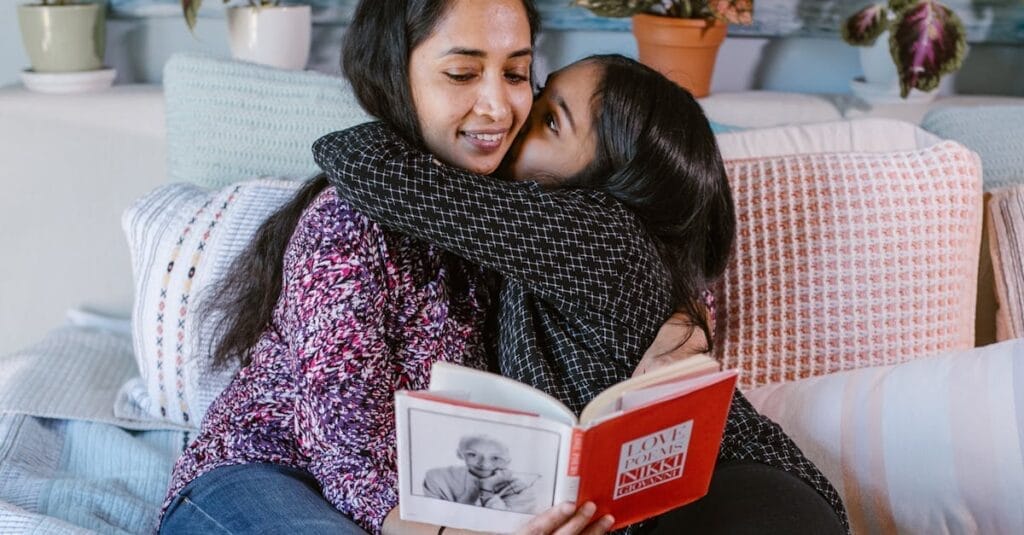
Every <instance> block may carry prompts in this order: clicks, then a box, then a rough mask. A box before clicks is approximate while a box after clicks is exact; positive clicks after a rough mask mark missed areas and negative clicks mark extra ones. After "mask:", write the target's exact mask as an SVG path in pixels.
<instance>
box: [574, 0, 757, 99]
mask: <svg viewBox="0 0 1024 535" xmlns="http://www.w3.org/2000/svg"><path fill="white" fill-rule="evenodd" d="M575 4H576V5H578V6H581V7H585V8H587V9H589V10H590V11H592V12H594V13H595V14H597V15H600V16H602V17H628V16H632V17H633V35H634V36H635V37H636V43H637V50H638V52H639V56H640V61H641V62H642V63H644V64H646V65H648V66H650V67H652V68H654V69H655V70H657V71H659V72H661V73H662V74H664V75H665V76H668V77H669V78H670V79H672V80H673V81H675V82H676V83H678V84H679V85H681V86H683V87H685V88H686V89H688V90H689V91H690V92H691V93H693V96H695V97H703V96H707V95H708V93H709V92H710V89H711V75H712V73H713V71H714V68H715V59H716V58H717V56H718V47H719V46H721V44H722V41H723V40H724V39H725V35H726V30H727V28H728V25H729V24H730V23H732V24H751V23H752V22H753V13H754V2H753V0H575Z"/></svg>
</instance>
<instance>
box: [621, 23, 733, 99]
mask: <svg viewBox="0 0 1024 535" xmlns="http://www.w3.org/2000/svg"><path fill="white" fill-rule="evenodd" d="M728 28H729V25H728V24H726V23H724V22H721V21H718V20H711V21H708V20H704V19H680V18H675V17H661V16H657V15H647V14H644V13H638V14H636V15H633V35H634V36H635V37H636V44H637V48H638V49H639V52H640V62H641V63H643V64H644V65H647V66H649V67H651V68H652V69H654V70H656V71H658V72H660V73H662V74H664V75H665V76H667V77H668V78H669V79H671V80H672V81H674V82H676V83H677V84H679V85H681V86H683V87H685V88H686V89H688V90H689V91H690V92H691V93H693V96H694V97H698V98H699V97H705V96H707V95H708V93H710V91H711V74H712V73H713V72H714V70H715V58H717V57H718V47H719V46H721V44H722V41H724V40H725V34H726V32H727V31H728Z"/></svg>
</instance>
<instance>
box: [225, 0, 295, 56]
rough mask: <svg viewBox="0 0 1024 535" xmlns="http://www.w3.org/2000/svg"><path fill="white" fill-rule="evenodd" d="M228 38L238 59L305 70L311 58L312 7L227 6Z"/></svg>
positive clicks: (232, 52) (232, 53)
mask: <svg viewBox="0 0 1024 535" xmlns="http://www.w3.org/2000/svg"><path fill="white" fill-rule="evenodd" d="M227 16H228V40H229V44H230V45H231V55H232V56H233V57H234V58H235V59H239V60H242V61H251V62H253V63H262V64H264V65H270V66H271V67H277V68H279V69H292V70H302V69H305V68H306V62H308V61H309V47H310V43H311V34H312V28H313V25H312V18H311V15H310V8H309V6H268V7H250V6H245V7H231V8H228V13H227Z"/></svg>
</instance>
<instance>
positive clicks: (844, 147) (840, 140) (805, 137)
mask: <svg viewBox="0 0 1024 535" xmlns="http://www.w3.org/2000/svg"><path fill="white" fill-rule="evenodd" d="M716 137H717V139H718V148H719V149H720V150H721V152H722V159H724V160H727V161H728V160H744V159H748V158H766V157H770V156H785V155H788V154H814V153H821V152H895V151H908V150H915V149H923V148H926V147H930V146H932V145H934V144H936V143H938V142H940V141H942V139H941V138H939V137H938V136H936V135H934V134H932V133H929V132H927V131H925V130H922V129H921V128H920V127H918V126H917V125H914V124H911V123H908V122H904V121H897V120H895V119H854V120H850V121H830V122H824V123H814V124H801V125H789V126H776V127H772V128H758V129H752V130H742V131H739V132H728V133H725V134H719V135H718V136H716Z"/></svg>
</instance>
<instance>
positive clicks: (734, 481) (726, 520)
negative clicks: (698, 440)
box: [644, 461, 846, 535]
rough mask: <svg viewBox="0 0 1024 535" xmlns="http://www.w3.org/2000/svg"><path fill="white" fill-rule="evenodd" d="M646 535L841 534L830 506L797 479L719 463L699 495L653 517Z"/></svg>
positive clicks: (761, 467)
mask: <svg viewBox="0 0 1024 535" xmlns="http://www.w3.org/2000/svg"><path fill="white" fill-rule="evenodd" d="M652 524H653V526H651V527H649V528H648V530H645V531H644V533H645V534H646V535H676V534H679V533H700V534H702V535H708V534H729V535H744V534H747V533H750V534H755V533H756V534H769V533H778V534H787V535H789V534H799V533H808V534H815V535H827V534H832V533H836V534H842V533H845V532H846V531H845V528H843V525H842V523H841V522H840V521H839V517H838V516H837V515H836V513H835V511H834V510H833V509H832V507H831V506H830V505H829V504H828V502H827V501H825V498H823V497H822V496H821V495H820V494H818V493H817V491H815V490H814V488H812V487H811V486H810V485H808V484H807V483H804V481H803V480H801V479H800V478H798V477H796V476H794V475H792V474H790V473H789V472H785V471H783V470H779V469H777V468H772V467H770V466H767V465H764V464H761V463H756V462H751V461H728V462H720V463H719V464H718V466H717V467H716V468H715V473H714V475H713V476H712V477H711V488H710V489H709V491H708V494H707V495H706V496H704V497H703V498H701V499H699V500H697V501H695V502H693V503H691V504H689V505H685V506H683V507H680V508H679V509H676V510H674V511H669V512H668V513H665V514H664V515H661V516H660V517H658V518H657V520H656V521H655V522H653V523H652Z"/></svg>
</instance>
